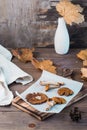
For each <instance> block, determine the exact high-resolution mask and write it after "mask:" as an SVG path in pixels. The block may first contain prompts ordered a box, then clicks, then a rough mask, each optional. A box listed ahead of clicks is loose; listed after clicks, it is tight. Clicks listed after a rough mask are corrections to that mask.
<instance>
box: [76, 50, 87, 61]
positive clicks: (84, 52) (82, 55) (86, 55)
mask: <svg viewBox="0 0 87 130" xmlns="http://www.w3.org/2000/svg"><path fill="white" fill-rule="evenodd" d="M77 57H78V58H80V59H81V60H87V49H85V50H81V51H80V52H79V53H78V54H77Z"/></svg>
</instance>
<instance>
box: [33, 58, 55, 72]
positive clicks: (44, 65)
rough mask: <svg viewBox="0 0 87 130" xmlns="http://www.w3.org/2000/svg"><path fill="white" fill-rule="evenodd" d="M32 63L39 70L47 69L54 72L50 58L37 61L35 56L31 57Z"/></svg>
mask: <svg viewBox="0 0 87 130" xmlns="http://www.w3.org/2000/svg"><path fill="white" fill-rule="evenodd" d="M32 64H33V65H34V66H35V68H37V69H40V70H47V71H49V72H51V73H55V74H56V67H55V66H54V65H53V62H52V61H51V60H43V61H38V60H36V59H35V58H33V59H32Z"/></svg>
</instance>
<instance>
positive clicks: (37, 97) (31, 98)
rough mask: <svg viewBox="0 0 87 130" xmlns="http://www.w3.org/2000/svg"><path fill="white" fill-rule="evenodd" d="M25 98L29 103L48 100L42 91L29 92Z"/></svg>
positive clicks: (39, 102)
mask: <svg viewBox="0 0 87 130" xmlns="http://www.w3.org/2000/svg"><path fill="white" fill-rule="evenodd" d="M26 99H27V101H28V102H29V103H31V104H34V105H35V104H42V103H44V102H46V101H47V100H48V97H47V95H45V94H43V93H29V94H27V96H26Z"/></svg>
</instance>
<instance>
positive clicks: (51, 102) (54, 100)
mask: <svg viewBox="0 0 87 130" xmlns="http://www.w3.org/2000/svg"><path fill="white" fill-rule="evenodd" d="M64 103H66V100H65V99H64V98H60V97H52V98H50V99H49V101H47V104H48V107H47V108H46V111H48V110H50V109H51V108H52V107H53V106H55V105H56V104H64Z"/></svg>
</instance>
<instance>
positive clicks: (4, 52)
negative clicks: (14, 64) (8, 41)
mask: <svg viewBox="0 0 87 130" xmlns="http://www.w3.org/2000/svg"><path fill="white" fill-rule="evenodd" d="M0 54H2V55H3V56H5V57H6V58H7V59H8V60H11V59H12V54H11V52H10V51H9V50H7V49H6V48H5V47H3V46H2V45H0Z"/></svg>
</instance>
